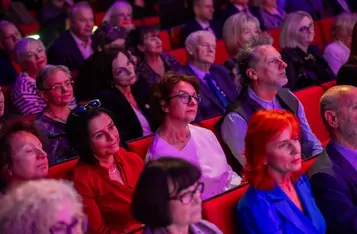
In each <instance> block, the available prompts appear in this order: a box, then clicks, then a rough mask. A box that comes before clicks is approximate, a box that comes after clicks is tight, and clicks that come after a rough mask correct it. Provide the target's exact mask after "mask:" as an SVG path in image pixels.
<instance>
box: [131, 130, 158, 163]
mask: <svg viewBox="0 0 357 234" xmlns="http://www.w3.org/2000/svg"><path fill="white" fill-rule="evenodd" d="M153 139H154V135H150V136H146V137H142V138H139V139H135V140H132V141H128V142H127V145H128V150H129V151H130V152H133V153H136V154H137V155H139V156H140V157H141V158H142V159H143V160H144V161H145V157H146V154H147V152H148V150H149V148H150V145H151V143H152V140H153Z"/></svg>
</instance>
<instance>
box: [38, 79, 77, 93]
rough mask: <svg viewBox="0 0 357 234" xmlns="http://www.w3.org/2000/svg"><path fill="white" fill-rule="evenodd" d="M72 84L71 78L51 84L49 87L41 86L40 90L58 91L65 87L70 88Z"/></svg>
mask: <svg viewBox="0 0 357 234" xmlns="http://www.w3.org/2000/svg"><path fill="white" fill-rule="evenodd" d="M73 84H74V81H73V80H68V81H66V82H64V83H63V84H57V85H54V86H52V87H51V88H43V89H41V90H43V91H51V90H53V91H56V92H59V91H62V90H64V88H65V87H66V88H67V89H68V88H70V87H73Z"/></svg>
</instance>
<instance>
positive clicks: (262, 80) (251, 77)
mask: <svg viewBox="0 0 357 234" xmlns="http://www.w3.org/2000/svg"><path fill="white" fill-rule="evenodd" d="M238 66H239V67H238V70H239V72H240V79H241V86H242V89H241V92H240V95H239V97H238V99H237V100H236V102H235V103H233V104H232V105H230V106H229V107H228V108H227V112H226V114H225V117H224V118H223V122H222V125H221V134H222V138H223V141H224V142H225V143H226V144H227V145H228V147H229V148H230V150H231V152H232V153H233V155H234V157H235V158H236V159H237V160H238V161H239V163H240V164H241V165H242V166H245V164H246V158H245V156H244V151H245V146H244V138H245V136H246V134H247V128H248V122H249V120H250V118H251V116H252V115H253V114H254V112H256V111H258V110H261V109H268V110H269V109H278V110H287V111H289V112H292V113H294V114H295V115H296V117H297V118H298V119H299V123H300V126H301V140H302V153H303V157H304V158H309V157H310V156H314V155H317V154H319V153H321V151H322V146H321V144H320V142H319V140H318V139H317V138H316V136H315V135H314V134H313V133H312V131H311V128H310V126H309V124H308V122H307V119H306V116H305V111H304V107H303V106H302V104H301V103H300V101H299V100H298V99H297V98H296V97H295V95H294V94H293V93H292V92H290V91H289V90H287V89H284V88H282V87H283V86H284V85H285V84H286V83H287V82H288V79H287V77H286V73H285V72H286V66H287V65H286V63H285V62H284V61H283V60H282V59H281V56H280V54H279V52H278V51H277V50H276V49H275V48H274V47H273V46H271V45H267V44H265V42H264V41H263V42H262V41H260V38H258V39H257V40H256V41H254V43H253V44H252V45H251V46H250V47H247V48H245V49H244V50H242V51H241V53H240V54H239V56H238Z"/></svg>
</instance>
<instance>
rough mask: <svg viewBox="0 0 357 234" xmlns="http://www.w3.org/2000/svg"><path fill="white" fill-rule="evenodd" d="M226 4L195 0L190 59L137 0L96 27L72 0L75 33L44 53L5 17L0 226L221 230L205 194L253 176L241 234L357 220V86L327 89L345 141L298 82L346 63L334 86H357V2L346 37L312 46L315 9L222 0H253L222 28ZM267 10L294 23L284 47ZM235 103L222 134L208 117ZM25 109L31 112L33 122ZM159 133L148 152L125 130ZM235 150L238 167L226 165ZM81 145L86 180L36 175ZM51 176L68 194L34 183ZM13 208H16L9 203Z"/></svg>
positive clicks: (338, 32) (341, 24)
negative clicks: (319, 130)
mask: <svg viewBox="0 0 357 234" xmlns="http://www.w3.org/2000/svg"><path fill="white" fill-rule="evenodd" d="M213 3H214V2H213V1H212V0H199V1H193V8H192V9H193V12H194V13H195V17H196V18H195V19H194V20H193V21H190V22H188V23H187V25H186V26H185V29H184V31H183V32H185V33H186V35H185V34H183V35H185V36H184V44H185V49H186V51H187V56H188V60H187V63H186V64H185V65H181V64H180V63H179V62H178V61H177V59H176V58H175V57H174V56H172V55H170V54H168V53H165V52H163V51H162V41H161V39H160V31H159V30H160V29H159V28H158V27H156V26H138V27H135V26H134V25H133V24H132V17H131V15H132V6H131V5H130V4H129V3H128V2H125V1H118V2H115V3H114V4H113V5H112V6H111V8H110V9H108V11H107V13H106V16H105V17H104V21H105V22H104V23H102V24H101V25H100V26H99V27H98V29H97V30H96V31H95V33H94V35H92V29H93V26H94V14H93V11H92V8H91V6H90V5H89V4H88V3H87V2H79V3H75V4H73V5H72V6H71V8H70V11H69V22H70V28H69V30H68V31H65V32H63V33H61V35H60V36H59V37H58V38H57V39H55V40H54V42H53V43H52V44H51V45H50V46H49V48H48V49H47V50H46V47H45V46H44V44H43V43H42V42H41V41H40V40H36V39H32V38H21V34H20V32H19V31H18V29H17V27H16V26H15V24H13V23H11V22H9V21H4V20H3V21H1V22H0V46H1V48H2V50H3V51H2V54H1V57H0V58H1V61H0V62H1V79H0V81H1V85H4V84H6V85H11V86H12V87H11V90H10V95H9V96H7V97H6V102H5V101H4V99H5V98H4V95H3V94H2V92H1V89H0V116H1V122H2V123H3V124H2V125H1V134H0V149H1V152H0V153H1V155H0V156H1V158H0V169H1V171H0V172H1V174H0V175H1V182H2V192H3V193H4V194H5V195H4V198H3V199H1V198H0V203H1V202H2V204H1V205H0V230H1V232H2V233H27V232H29V233H57V232H63V230H77V232H78V233H82V232H84V229H85V228H86V227H87V226H88V233H122V232H125V231H128V230H131V229H133V228H135V227H140V226H141V224H146V227H145V233H187V232H188V230H190V232H192V233H221V232H220V231H219V230H218V228H217V227H216V226H214V225H213V224H210V223H208V222H206V221H203V220H201V208H200V207H201V202H202V199H204V200H205V199H209V198H212V197H214V196H216V195H219V194H221V193H223V192H226V191H228V190H230V189H233V188H235V187H237V186H239V185H240V184H242V183H244V182H249V184H251V187H250V188H249V189H248V191H247V193H246V194H245V196H244V198H243V199H242V200H241V201H240V203H239V204H237V214H238V221H237V222H238V223H239V228H240V231H241V232H242V233H267V232H268V233H271V232H276V231H281V232H282V233H288V232H292V233H296V232H299V231H300V232H303V233H325V231H326V223H327V229H328V230H329V231H330V232H331V233H353V232H355V231H356V230H355V229H354V226H355V225H354V223H355V219H356V218H357V217H354V216H353V215H351V216H348V217H345V216H344V215H343V214H345V212H351V213H353V212H354V210H351V209H354V208H353V207H354V206H355V205H357V204H354V199H353V198H350V197H348V196H349V195H348V194H350V193H354V189H353V188H350V187H351V184H352V187H353V186H355V182H354V181H352V180H351V179H350V177H352V178H354V177H353V176H355V175H354V174H355V173H356V172H355V170H356V169H355V165H354V161H353V159H352V158H353V155H354V154H355V152H354V150H356V149H357V148H355V146H354V145H355V144H354V142H355V140H356V139H355V138H354V137H355V135H357V132H356V129H355V127H353V126H355V125H356V123H355V113H354V112H355V105H356V104H355V101H356V100H357V91H356V90H357V88H354V87H352V86H336V87H334V88H332V89H330V90H329V91H327V92H326V93H325V94H324V96H323V97H322V99H321V116H322V119H323V121H324V124H325V126H326V128H327V129H328V131H329V133H330V135H331V139H332V140H331V142H330V143H329V144H328V146H327V148H326V150H323V147H322V145H321V143H320V141H319V140H318V139H317V137H316V136H315V134H314V133H313V132H312V130H311V128H310V126H309V123H308V121H307V119H306V115H305V111H304V107H303V105H302V104H301V102H300V101H299V100H298V98H297V97H296V96H295V95H294V94H293V91H296V90H299V89H303V88H306V87H309V86H313V85H317V84H321V83H324V82H326V81H331V80H334V79H336V75H337V84H339V85H346V84H354V83H353V82H354V79H353V75H354V74H355V53H356V51H355V50H356V43H357V26H355V27H354V25H356V24H355V23H356V19H357V18H356V16H355V15H354V14H352V13H348V11H350V10H352V9H353V8H352V6H353V5H350V6H348V5H347V7H348V8H346V5H344V4H341V3H339V4H341V6H342V5H343V10H344V11H346V12H345V13H343V14H341V15H338V16H337V17H336V18H335V22H334V24H333V27H332V30H331V32H332V35H333V39H334V41H333V42H332V43H331V44H329V45H328V46H327V47H326V49H325V51H324V53H321V52H320V51H319V49H318V48H317V47H315V46H314V45H312V42H313V39H314V33H315V31H314V22H313V17H312V16H311V15H310V14H309V13H307V12H304V11H297V12H293V13H290V14H287V15H285V13H284V12H283V11H282V10H281V9H279V8H278V5H277V2H276V1H262V3H261V4H272V5H274V7H275V8H274V9H272V10H273V11H272V12H273V13H274V14H273V13H271V14H270V15H268V14H267V12H265V11H264V10H267V9H265V8H264V7H263V5H262V6H261V8H260V9H259V8H253V7H251V6H249V7H248V5H247V3H248V2H247V1H236V2H235V1H232V2H231V3H230V5H228V6H226V8H225V11H227V12H228V11H229V10H232V9H235V10H239V11H242V12H239V13H237V12H233V13H232V14H231V16H230V15H229V14H228V13H224V16H226V18H227V19H226V21H225V23H224V25H223V28H222V27H221V28H218V29H217V28H215V26H214V24H210V20H212V17H213ZM345 3H346V2H345ZM234 4H236V5H234ZM230 6H233V7H234V8H230ZM253 9H256V10H258V12H260V14H261V15H260V18H259V16H258V15H254V14H253V11H254V10H253ZM347 9H348V10H347ZM264 12H265V13H264ZM263 13H264V14H265V16H264V17H262V16H263V15H264V14H263ZM228 16H229V17H228ZM267 19H269V20H267ZM275 19H276V22H277V21H279V23H276V24H275V23H273V21H274V22H275ZM278 19H279V20H278ZM268 21H269V22H270V23H271V24H274V25H275V26H282V31H281V35H280V45H281V47H282V51H281V52H279V51H277V50H276V48H274V47H273V46H272V38H271V37H270V36H269V35H268V34H267V33H264V32H262V28H263V29H264V28H267V23H268ZM207 23H208V24H209V25H207ZM193 24H198V25H199V26H200V27H196V26H197V25H196V26H195V27H196V28H195V27H191V26H192V25H193ZM217 25H218V24H217ZM207 26H208V27H207ZM275 26H274V27H275ZM217 30H218V31H217ZM219 33H220V34H221V35H223V38H224V41H225V44H226V46H227V50H228V51H229V53H230V56H231V58H230V59H229V60H228V61H227V62H226V63H225V65H218V64H214V60H215V54H216V40H217V38H218V37H219V35H220V34H219ZM348 54H349V56H348ZM347 60H348V61H347ZM346 62H347V63H346ZM17 70H21V72H18V73H17V72H16V71H17ZM222 114H223V117H222V119H221V121H219V123H218V124H217V126H216V127H217V132H218V135H219V139H221V140H222V142H221V143H220V141H219V139H217V136H216V135H215V134H214V133H213V132H211V131H209V130H207V129H204V128H201V127H198V126H197V125H195V123H198V122H200V121H201V120H204V119H206V118H209V117H212V116H216V115H222ZM26 116H33V120H34V121H33V122H32V123H30V124H28V123H27V124H26V123H23V121H22V119H23V118H24V117H26ZM151 134H154V139H153V142H152V144H151V146H150V149H149V151H148V152H147V155H146V158H145V161H143V159H141V158H140V157H139V156H138V155H136V154H134V153H131V152H128V151H127V150H126V146H127V145H126V143H127V142H128V141H130V140H133V139H136V138H139V137H143V136H148V135H151ZM257 146H259V147H257ZM224 149H226V150H224ZM227 149H228V150H227ZM228 154H229V155H232V157H233V158H234V160H235V164H234V165H237V166H233V165H230V164H229V163H228V162H227V157H228ZM320 154H321V156H319V158H318V160H317V163H316V164H315V165H314V167H313V171H312V173H311V175H310V182H311V186H312V189H311V188H310V184H309V179H308V177H306V176H305V175H303V176H301V177H300V178H298V179H297V180H292V177H291V175H292V172H294V171H298V170H299V169H300V168H301V161H302V159H308V158H310V157H312V156H316V155H320ZM76 156H79V161H78V163H77V165H76V166H75V169H74V172H73V177H72V181H73V184H74V188H75V190H76V191H74V190H73V188H71V186H69V185H68V184H67V183H66V182H60V181H47V182H46V181H38V182H36V181H33V182H31V183H28V184H26V183H24V182H27V181H29V180H38V179H42V178H45V177H46V176H47V174H48V167H49V166H52V165H54V164H57V163H61V162H63V161H66V160H68V159H71V158H73V157H76ZM242 176H243V179H242ZM346 184H347V185H348V186H345V185H346ZM44 185H46V186H44ZM41 186H43V188H42V189H43V190H40V191H43V193H44V194H46V193H50V191H46V189H49V188H51V187H52V186H53V190H51V191H53V192H52V194H53V193H55V194H58V196H55V195H53V196H50V195H49V196H44V197H41V198H40V197H38V196H39V195H38V194H37V193H34V192H33V191H34V190H36V188H37V189H38V188H39V187H41ZM331 188H332V189H331ZM62 190H63V191H62ZM30 193H33V195H27V194H30ZM77 193H78V194H79V195H80V197H79V196H78V194H77ZM28 196H30V197H31V199H24V198H27V197H28ZM314 196H315V199H316V203H315V200H314ZM331 199H332V200H333V202H334V203H335V204H336V205H334V206H331V202H332V200H331ZM276 200H279V201H280V202H281V203H280V205H279V204H277V203H276ZM39 201H43V203H42V204H41V203H38V202H39ZM53 201H57V202H53ZM67 202H68V203H71V204H72V203H73V206H72V205H70V204H67ZM82 202H83V205H84V206H83V207H82ZM54 203H56V204H57V203H58V206H56V207H55V206H54V205H55V204H54ZM44 204H49V205H48V206H53V208H51V209H53V212H54V213H52V215H53V216H46V217H43V218H41V213H43V214H47V212H42V209H44ZM61 204H62V205H61ZM63 204H64V205H63ZM281 204H284V205H281ZM12 205H13V206H21V207H23V209H22V212H23V213H21V211H19V210H17V209H16V208H14V207H13V206H12ZM45 207H47V206H45ZM331 207H333V210H332V209H331ZM69 208H71V209H69ZM82 209H83V210H82ZM320 210H321V213H320ZM56 212H58V213H56ZM9 213H10V214H11V215H13V216H14V217H13V218H12V217H10V218H5V217H3V216H2V215H1V214H9ZM84 214H85V215H84ZM340 216H342V217H340ZM37 217H38V218H37ZM86 217H88V220H87V219H86ZM87 221H88V222H87ZM325 221H326V222H325ZM17 222H22V223H21V225H19V224H18V223H17ZM296 223H298V225H296ZM87 224H88V225H87ZM29 226H31V227H29ZM336 226H337V227H338V228H336ZM340 226H342V227H341V228H345V229H343V230H344V231H341V230H340V229H339V227H340ZM68 232H70V231H68Z"/></svg>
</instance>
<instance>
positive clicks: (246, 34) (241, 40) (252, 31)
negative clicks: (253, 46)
mask: <svg viewBox="0 0 357 234" xmlns="http://www.w3.org/2000/svg"><path fill="white" fill-rule="evenodd" d="M259 32H260V30H259V28H258V26H257V25H256V24H255V23H254V22H247V23H246V24H245V25H244V26H243V27H242V30H241V32H240V34H239V35H238V38H237V42H238V46H239V47H243V46H244V45H245V44H246V43H247V42H249V41H250V40H252V39H253V38H255V37H257V36H258V34H259Z"/></svg>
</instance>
